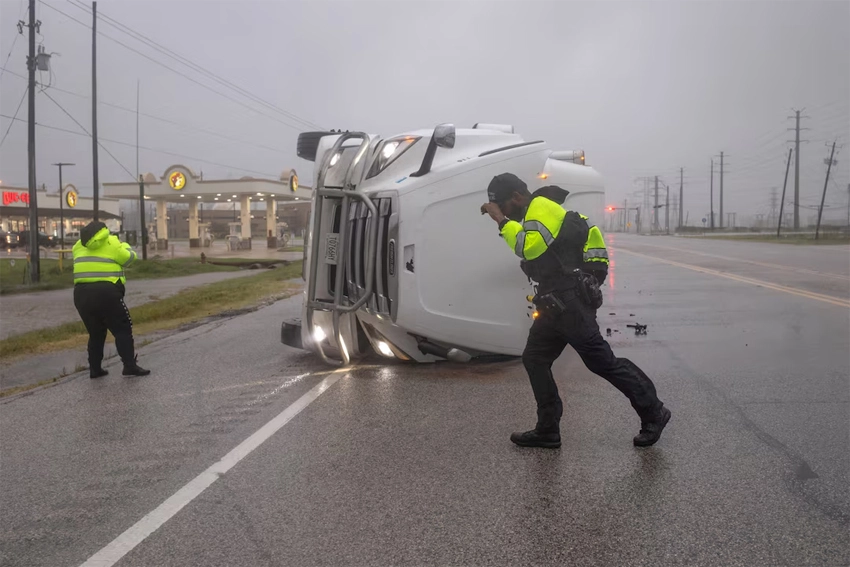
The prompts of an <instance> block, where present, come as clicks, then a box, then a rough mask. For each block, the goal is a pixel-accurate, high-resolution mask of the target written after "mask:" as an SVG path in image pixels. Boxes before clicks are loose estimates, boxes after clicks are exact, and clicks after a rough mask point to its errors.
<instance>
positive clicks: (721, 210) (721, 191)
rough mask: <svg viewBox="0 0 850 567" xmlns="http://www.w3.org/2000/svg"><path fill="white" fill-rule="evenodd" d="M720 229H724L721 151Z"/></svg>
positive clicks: (721, 155) (721, 161)
mask: <svg viewBox="0 0 850 567" xmlns="http://www.w3.org/2000/svg"><path fill="white" fill-rule="evenodd" d="M720 229H721V230H722V229H723V152H720Z"/></svg>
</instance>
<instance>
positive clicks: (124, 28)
mask: <svg viewBox="0 0 850 567" xmlns="http://www.w3.org/2000/svg"><path fill="white" fill-rule="evenodd" d="M67 1H68V2H69V3H70V4H71V5H73V6H76V7H77V8H80V9H81V10H83V11H85V12H86V13H87V14H91V10H90V9H89V8H88V7H87V6H86V5H85V4H83V3H82V2H79V1H78V0H67ZM98 18H99V19H101V20H104V21H105V22H106V23H108V24H110V25H111V26H112V27H114V28H116V29H118V31H120V32H122V33H125V34H126V35H129V36H130V37H132V38H134V39H136V40H137V41H140V42H142V43H145V44H147V45H148V46H149V47H152V48H153V49H155V50H157V51H159V52H160V53H162V54H163V55H165V56H166V57H169V58H171V59H173V60H175V61H177V62H178V63H182V64H183V65H185V66H187V67H189V68H190V69H193V70H195V71H197V72H199V73H201V74H203V75H206V76H207V77H209V78H210V79H213V80H214V81H216V82H217V83H219V84H221V85H223V86H226V87H230V88H231V89H233V90H235V91H236V92H238V93H240V94H242V95H244V96H246V97H248V98H250V99H251V100H253V101H254V102H257V103H259V104H261V105H263V106H265V107H266V108H269V109H270V110H274V111H277V112H279V113H281V114H283V115H284V116H287V117H289V118H291V119H293V120H295V121H297V122H301V123H302V124H304V125H306V126H307V127H309V128H318V129H322V128H321V126H318V125H316V124H314V123H313V122H310V121H309V120H306V119H303V118H301V117H300V116H298V115H296V114H294V113H292V112H289V111H288V110H284V109H282V108H280V107H279V106H277V105H275V104H272V103H270V102H268V101H266V100H263V99H262V98H260V97H259V96H257V95H255V94H254V93H251V92H249V91H247V90H245V89H243V88H242V87H240V86H239V85H236V84H234V83H233V82H231V81H228V80H227V79H224V78H222V77H221V76H219V75H216V74H215V73H213V72H212V71H209V70H208V69H205V68H204V67H201V66H200V65H198V64H197V63H194V62H192V61H191V60H189V59H187V58H186V57H183V56H182V55H180V54H179V53H176V52H175V51H173V50H172V49H169V48H167V47H165V46H163V45H162V44H160V43H158V42H156V41H154V40H152V39H150V38H149V37H147V36H146V35H144V34H142V33H140V32H137V31H136V30H134V29H132V28H131V27H129V26H126V25H124V24H122V23H121V22H119V21H118V20H116V19H114V18H111V17H109V16H107V15H106V14H103V13H99V14H98Z"/></svg>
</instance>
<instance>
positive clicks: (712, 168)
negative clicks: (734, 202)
mask: <svg viewBox="0 0 850 567" xmlns="http://www.w3.org/2000/svg"><path fill="white" fill-rule="evenodd" d="M710 199H711V230H714V158H711V195H710Z"/></svg>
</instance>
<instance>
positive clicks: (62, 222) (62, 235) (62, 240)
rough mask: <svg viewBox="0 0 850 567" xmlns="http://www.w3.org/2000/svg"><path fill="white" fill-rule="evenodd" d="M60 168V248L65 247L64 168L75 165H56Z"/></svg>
mask: <svg viewBox="0 0 850 567" xmlns="http://www.w3.org/2000/svg"><path fill="white" fill-rule="evenodd" d="M53 165H55V166H57V167H59V243H60V244H59V246H61V247H63V248H64V247H65V186H64V185H62V168H63V167H65V166H66V165H67V166H69V167H71V166H74V165H77V164H75V163H61V162H60V163H54V164H53Z"/></svg>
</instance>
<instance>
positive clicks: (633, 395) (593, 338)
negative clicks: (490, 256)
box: [481, 173, 670, 448]
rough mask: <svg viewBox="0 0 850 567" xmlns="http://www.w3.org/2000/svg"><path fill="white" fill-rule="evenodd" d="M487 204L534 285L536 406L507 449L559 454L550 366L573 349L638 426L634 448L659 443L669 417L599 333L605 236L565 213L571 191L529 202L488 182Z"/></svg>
mask: <svg viewBox="0 0 850 567" xmlns="http://www.w3.org/2000/svg"><path fill="white" fill-rule="evenodd" d="M487 193H488V197H489V202H488V203H485V204H484V205H482V207H481V212H482V214H484V213H487V214H489V215H490V217H491V218H492V219H493V220H494V221H496V222H497V223H498V224H499V232H500V235H501V236H502V238H504V240H505V242H507V244H508V246H509V247H510V248H511V250H513V251H514V253H515V254H516V255H517V256H519V257H520V258H521V262H520V265H521V267H522V270H523V272H525V274H526V275H527V276H528V277H529V278H530V279H531V280H533V281H535V282H536V284H537V289H536V295H535V296H534V303H535V305H536V306H537V313H538V316H537V318H536V319H535V320H534V322H533V323H532V326H531V330H530V331H529V335H528V342H527V344H526V347H525V351H524V352H523V355H522V361H523V364H524V365H525V368H526V371H527V372H528V376H529V379H530V381H531V388H532V390H533V391H534V397H535V399H536V401H537V425H536V427H535V428H534V429H532V430H531V431H526V432H523V433H514V434H512V435H511V441H513V442H514V443H516V444H517V445H521V446H525V447H548V448H557V447H560V446H561V434H560V420H561V414H562V412H563V405H562V403H561V398H560V396H559V395H558V387H557V385H556V384H555V379H554V377H553V376H552V364H553V363H554V362H555V360H556V359H557V358H558V357H559V356H560V355H561V353H562V352H563V350H564V348H565V347H566V346H567V345H571V346H572V347H573V348H574V349H575V351H576V352H577V353H578V354H579V356H580V357H581V359H582V361H583V362H584V364H585V365H586V366H587V368H588V369H590V370H591V371H592V372H594V373H595V374H597V375H599V376H601V377H602V378H604V379H605V380H607V381H608V382H610V383H611V384H612V385H613V386H614V387H615V388H617V389H618V390H619V391H620V392H622V393H623V394H625V396H626V397H627V398H628V399H629V401H630V402H631V404H632V407H633V408H634V410H635V411H636V412H637V414H638V416H639V417H640V420H641V430H640V433H639V434H638V435H637V436H635V438H634V440H633V443H634V445H636V446H641V447H645V446H649V445H653V444H654V443H655V442H656V441H658V439H659V437H660V436H661V431H662V430H663V429H664V426H665V425H667V422H668V421H669V420H670V410H669V409H667V408H666V407H665V406H664V404H663V403H662V402H661V401H660V400H659V399H658V396H657V394H656V392H655V386H654V385H653V383H652V380H650V379H649V377H648V376H647V375H646V374H644V372H643V371H642V370H641V369H640V368H638V367H637V366H636V365H635V364H634V363H633V362H631V361H630V360H628V359H625V358H617V357H616V356H614V353H613V352H612V351H611V347H610V346H609V345H608V343H607V342H606V341H605V340H604V339H603V338H602V335H601V334H600V333H599V325H598V324H597V322H596V309H597V308H598V307H599V306H600V305H601V297H602V296H601V291H600V290H599V285H600V284H601V283H602V282H604V280H605V277H606V276H607V273H608V252H607V250H606V248H605V242H604V240H603V238H602V233H601V232H600V230H599V229H598V228H597V227H596V226H589V223H588V222H587V220H588V218H587V217H586V216H584V215H581V214H579V213H577V212H575V211H566V210H564V208H563V207H562V204H563V203H564V201H565V200H566V197H567V195H568V193H569V192H568V191H566V190H564V189H562V188H560V187H557V186H554V185H550V186H547V187H542V188H540V189H538V190H537V191H535V193H534V194H531V193H530V192H529V191H528V188H527V186H526V184H525V183H524V182H523V181H522V180H520V179H519V178H518V177H517V176H515V175H513V174H511V173H502V174H500V175H497V176H496V177H494V178H493V180H492V181H491V182H490V185H489V186H488V188H487Z"/></svg>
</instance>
